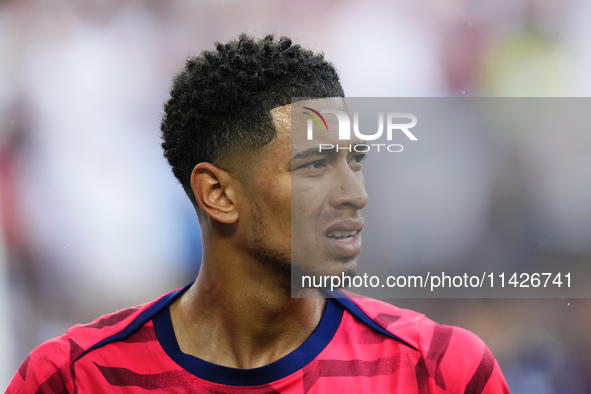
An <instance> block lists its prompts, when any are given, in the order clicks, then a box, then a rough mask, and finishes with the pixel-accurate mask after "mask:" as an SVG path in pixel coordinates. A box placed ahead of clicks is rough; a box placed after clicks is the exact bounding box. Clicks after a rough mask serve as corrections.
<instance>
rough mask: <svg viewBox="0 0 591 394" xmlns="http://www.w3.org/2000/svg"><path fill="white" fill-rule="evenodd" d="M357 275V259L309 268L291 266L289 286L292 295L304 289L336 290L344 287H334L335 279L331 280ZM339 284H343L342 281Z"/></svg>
mask: <svg viewBox="0 0 591 394" xmlns="http://www.w3.org/2000/svg"><path fill="white" fill-rule="evenodd" d="M355 275H357V258H355V259H350V260H348V261H345V262H343V261H336V262H330V263H326V264H323V266H320V265H319V266H309V265H301V264H294V263H293V262H292V265H291V286H292V295H293V294H294V293H295V292H299V291H300V290H304V289H316V290H323V289H324V290H336V289H340V288H342V287H344V286H341V285H340V284H339V285H338V286H335V284H336V282H337V281H336V279H335V280H332V278H333V277H334V278H336V277H338V278H343V277H351V278H353V277H354V276H355ZM339 282H343V281H342V280H341V281H339Z"/></svg>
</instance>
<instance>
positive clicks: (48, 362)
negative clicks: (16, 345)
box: [6, 334, 72, 394]
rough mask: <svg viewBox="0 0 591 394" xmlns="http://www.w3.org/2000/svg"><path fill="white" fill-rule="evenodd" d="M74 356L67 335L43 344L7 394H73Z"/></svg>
mask: <svg viewBox="0 0 591 394" xmlns="http://www.w3.org/2000/svg"><path fill="white" fill-rule="evenodd" d="M70 353H71V346H70V340H69V339H68V337H67V335H66V334H64V335H62V336H59V337H57V338H53V339H50V340H49V341H47V342H45V343H43V344H41V345H39V346H38V347H37V348H36V349H35V350H33V351H32V352H31V354H29V356H27V358H26V359H25V361H23V363H22V364H21V366H20V367H19V369H18V370H17V371H16V373H15V374H14V377H13V378H12V380H11V381H10V384H9V385H8V388H7V389H6V394H16V393H19V394H28V393H40V394H43V393H52V394H61V393H70V392H72V391H71V386H72V375H71V371H70Z"/></svg>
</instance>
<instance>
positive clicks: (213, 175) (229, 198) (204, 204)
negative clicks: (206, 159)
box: [191, 163, 239, 224]
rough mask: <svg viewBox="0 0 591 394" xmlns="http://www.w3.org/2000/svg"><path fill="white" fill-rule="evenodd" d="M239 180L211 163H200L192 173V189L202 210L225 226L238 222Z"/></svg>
mask: <svg viewBox="0 0 591 394" xmlns="http://www.w3.org/2000/svg"><path fill="white" fill-rule="evenodd" d="M237 182H238V180H237V179H236V178H234V177H232V176H231V175H230V174H228V173H227V172H226V171H224V170H222V169H221V168H218V167H216V166H214V165H213V164H211V163H199V164H197V165H196V166H195V168H193V172H192V173H191V188H192V189H193V194H194V195H195V199H196V200H197V202H198V203H199V206H200V207H201V210H202V211H203V212H205V213H206V214H207V215H208V216H209V217H211V218H212V219H215V220H217V221H218V222H221V223H225V224H232V223H235V222H236V221H237V220H238V216H239V215H238V210H237V209H236V206H235V202H236V187H237V186H238V184H237Z"/></svg>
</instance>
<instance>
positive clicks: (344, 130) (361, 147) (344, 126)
mask: <svg viewBox="0 0 591 394" xmlns="http://www.w3.org/2000/svg"><path fill="white" fill-rule="evenodd" d="M304 109H306V110H308V111H310V112H311V113H310V112H304V114H306V115H308V116H309V117H310V118H311V119H308V124H307V125H308V128H307V132H308V140H312V139H313V138H314V131H313V129H314V121H316V123H317V124H318V126H320V129H321V130H324V129H326V131H328V124H327V123H326V120H325V119H324V117H323V116H322V114H333V115H335V116H336V117H337V120H338V122H339V140H351V119H350V117H349V113H347V112H345V111H340V110H336V109H321V110H320V112H318V111H316V110H314V109H312V108H309V107H304ZM394 119H409V120H410V122H406V123H399V122H395V121H394ZM416 124H417V117H416V116H414V115H413V114H411V113H407V112H388V113H387V114H386V139H387V140H388V141H392V135H393V134H394V130H400V131H402V132H403V133H404V134H405V135H406V136H407V137H408V138H409V139H410V140H411V141H417V137H415V135H414V134H413V133H411V132H410V130H409V129H411V128H413V127H414V126H416ZM353 133H354V134H355V136H356V137H357V138H358V139H360V140H361V141H364V142H367V141H375V140H377V139H378V138H380V137H381V136H382V135H383V134H384V113H383V112H380V113H378V131H377V132H375V133H374V134H362V133H361V131H359V114H358V113H357V112H354V113H353ZM372 146H374V147H376V148H377V151H378V152H379V151H380V147H383V146H385V147H386V150H387V151H388V152H402V150H403V149H404V148H403V146H402V145H400V144H390V145H386V144H366V143H362V144H355V145H352V146H351V145H350V146H349V148H346V147H345V148H342V147H337V149H348V150H349V151H351V150H354V151H355V152H367V151H369V150H370V149H371V147H372ZM334 148H335V146H334V145H332V144H320V145H319V146H318V149H319V151H322V150H323V149H334Z"/></svg>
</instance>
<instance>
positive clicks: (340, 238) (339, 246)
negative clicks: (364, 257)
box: [325, 218, 364, 257]
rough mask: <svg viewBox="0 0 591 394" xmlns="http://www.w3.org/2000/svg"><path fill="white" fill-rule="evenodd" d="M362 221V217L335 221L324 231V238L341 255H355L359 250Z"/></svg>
mask: <svg viewBox="0 0 591 394" xmlns="http://www.w3.org/2000/svg"><path fill="white" fill-rule="evenodd" d="M363 223H364V221H363V218H359V219H356V220H345V221H342V222H338V223H335V224H333V225H331V226H330V227H329V228H328V230H327V231H326V233H325V236H326V239H327V240H328V243H329V244H330V245H331V246H332V247H333V248H334V249H335V250H336V252H337V253H338V254H339V255H341V256H342V257H355V256H357V255H358V254H359V253H360V252H361V230H362V229H363Z"/></svg>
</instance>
